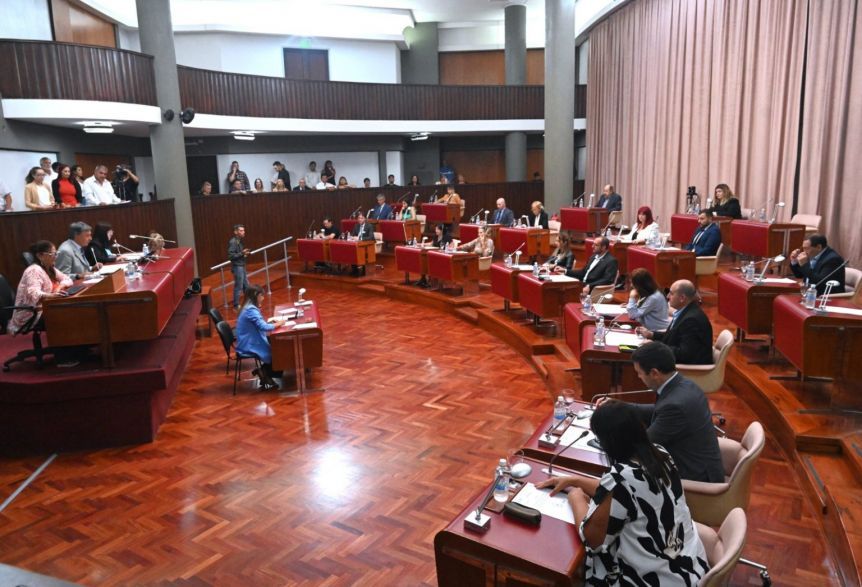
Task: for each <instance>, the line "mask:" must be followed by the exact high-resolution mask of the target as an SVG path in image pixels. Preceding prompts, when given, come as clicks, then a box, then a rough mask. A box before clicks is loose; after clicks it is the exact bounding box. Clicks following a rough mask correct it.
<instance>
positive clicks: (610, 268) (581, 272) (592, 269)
mask: <svg viewBox="0 0 862 587" xmlns="http://www.w3.org/2000/svg"><path fill="white" fill-rule="evenodd" d="M610 244H611V242H610V241H609V240H608V239H607V237H604V236H597V237H596V238H595V239H594V240H593V255H592V256H591V257H590V258H589V259H587V262H586V264H585V265H584V267H583V269H569V270H568V271H567V270H565V269H563V268H562V267H556V268H555V269H554V272H555V273H565V274H566V275H568V276H569V277H574V278H575V279H579V280H581V281H582V282H583V283H584V291H585V292H587V293H589V292H590V289H592V287H593V286H594V285H610V284H612V283H613V282H614V280H615V279H616V278H617V273H618V271H619V266H618V264H617V260H616V259H615V258H614V256H613V255H611V254H610V252H609V251H608V249H609V248H610Z"/></svg>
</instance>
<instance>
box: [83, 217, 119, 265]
mask: <svg viewBox="0 0 862 587" xmlns="http://www.w3.org/2000/svg"><path fill="white" fill-rule="evenodd" d="M113 245H114V228H113V227H112V226H111V225H110V224H108V223H107V222H97V223H96V228H95V229H94V230H93V240H92V241H90V246H89V249H90V251H92V255H91V254H89V253H85V255H84V256H85V257H86V258H87V259H88V260H89V261H92V260H93V258H95V260H96V262H98V263H114V262H116V261H119V260H122V257H121V256H119V255H117V254H116V253H115V252H114V250H115V249H114V248H113Z"/></svg>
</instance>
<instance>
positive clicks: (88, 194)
mask: <svg viewBox="0 0 862 587" xmlns="http://www.w3.org/2000/svg"><path fill="white" fill-rule="evenodd" d="M81 192H82V194H83V196H84V202H85V203H86V204H87V205H88V206H107V205H108V204H119V203H120V202H121V201H122V200H120V198H118V197H117V194H115V193H114V186H112V185H111V182H109V181H108V168H107V167H106V166H104V165H97V166H96V169H94V170H93V175H92V176H90V177H88V178H87V179H86V180H85V181H84V185H82V186H81ZM60 248H61V249H62V245H61V247H60Z"/></svg>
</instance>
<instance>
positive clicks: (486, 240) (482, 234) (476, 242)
mask: <svg viewBox="0 0 862 587" xmlns="http://www.w3.org/2000/svg"><path fill="white" fill-rule="evenodd" d="M458 250H459V251H467V252H468V253H476V254H477V255H479V256H480V257H493V256H494V239H492V238H490V237H489V236H488V234H487V232H486V231H485V227H484V226H480V227H479V229H478V231H477V233H476V238H474V239H473V240H471V241H470V242H469V243H464V244H462V245H459V246H458Z"/></svg>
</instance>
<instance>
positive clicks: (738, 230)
mask: <svg viewBox="0 0 862 587" xmlns="http://www.w3.org/2000/svg"><path fill="white" fill-rule="evenodd" d="M730 232H731V235H732V238H733V250H734V251H736V252H737V253H740V254H742V255H748V256H752V257H766V256H768V255H769V224H766V223H764V222H756V221H754V220H734V221H733V222H732V223H731V224H730Z"/></svg>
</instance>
